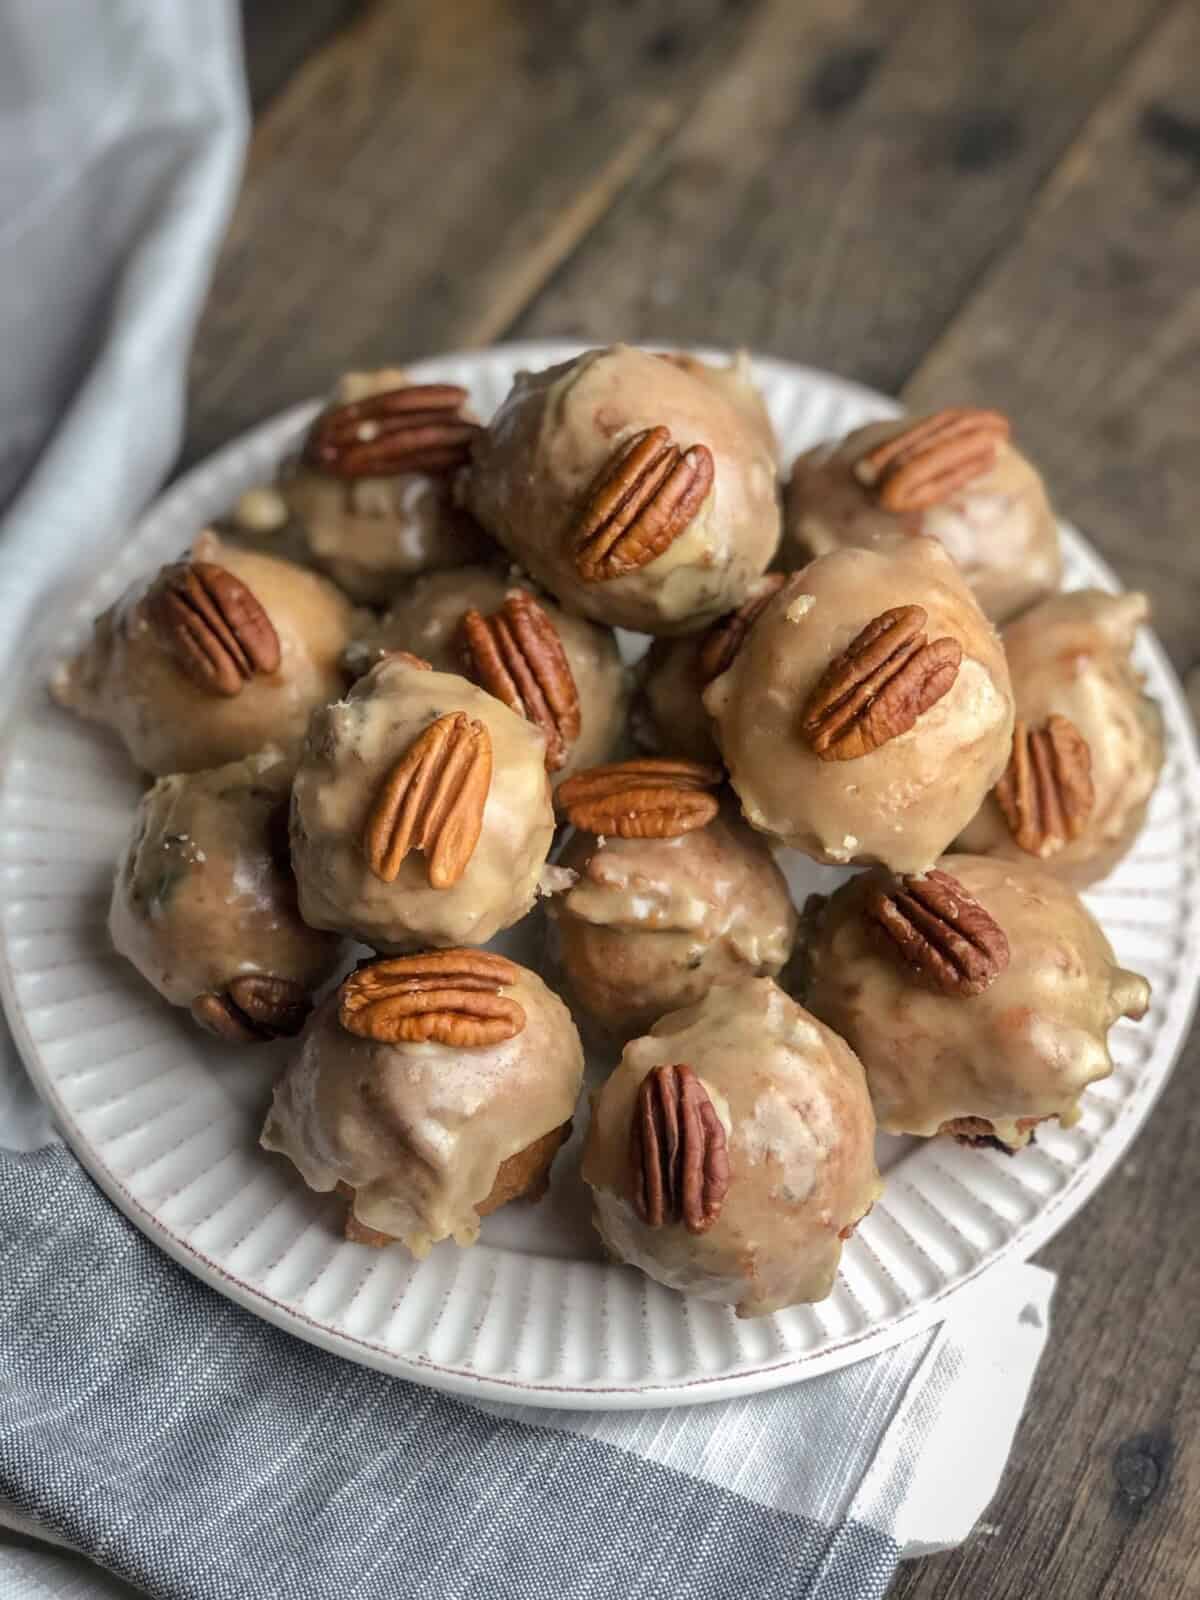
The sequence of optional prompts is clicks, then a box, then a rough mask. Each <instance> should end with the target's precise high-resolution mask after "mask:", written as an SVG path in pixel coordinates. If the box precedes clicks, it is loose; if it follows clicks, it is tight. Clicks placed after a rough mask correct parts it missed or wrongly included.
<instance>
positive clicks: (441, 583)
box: [346, 567, 629, 784]
mask: <svg viewBox="0 0 1200 1600" xmlns="http://www.w3.org/2000/svg"><path fill="white" fill-rule="evenodd" d="M514 590H523V591H526V592H530V591H531V585H529V584H527V583H521V582H520V581H519V580H516V579H514V578H512V577H511V576H509V575H508V574H507V573H506V572H504V571H503V570H497V569H496V568H493V567H460V568H457V569H456V570H454V571H453V572H433V573H429V574H428V575H427V576H425V577H421V578H417V579H416V580H415V581H414V582H413V583H411V584H408V585H406V586H405V588H404V590H403V591H402V592H401V594H400V595H399V596H398V597H397V599H396V600H395V601H393V603H392V605H391V606H390V607H389V609H388V610H387V611H386V612H385V613H384V615H383V616H382V617H381V618H380V619H379V620H378V621H377V622H372V623H370V624H369V625H368V626H367V627H366V628H364V629H363V630H362V632H360V633H359V635H358V636H357V637H356V638H355V639H354V640H353V642H352V643H351V644H350V646H349V648H348V650H347V652H346V660H347V664H348V665H349V666H350V667H351V668H352V669H357V670H364V669H365V668H367V667H369V666H372V665H374V663H375V661H377V660H378V659H379V657H380V656H381V655H382V654H384V653H385V652H386V651H388V650H407V651H409V652H410V653H411V654H412V655H415V656H420V657H421V659H422V660H424V661H428V662H429V664H430V666H432V667H434V668H435V669H436V670H437V671H439V672H459V673H461V672H463V671H464V670H465V668H464V656H463V648H462V637H461V624H462V618H463V614H464V613H465V612H466V611H468V610H470V609H471V608H474V609H475V610H477V611H480V612H482V613H483V615H484V616H489V615H491V614H492V613H493V612H496V611H499V610H500V608H501V607H502V606H503V604H504V600H505V597H506V596H507V595H509V594H511V593H512V592H513V591H514ZM537 599H538V603H539V604H540V605H541V606H542V608H543V609H544V610H545V612H546V615H547V616H548V617H549V618H550V620H551V622H552V623H553V625H554V628H555V631H556V632H557V634H558V637H559V639H560V641H561V643H562V647H563V652H564V654H565V655H566V658H567V661H568V663H569V665H570V668H571V675H572V677H573V678H574V680H575V688H576V691H577V693H578V695H579V708H580V731H579V737H578V738H577V739H575V740H574V741H573V742H572V744H571V746H570V749H569V750H568V752H567V759H566V761H565V762H564V763H563V765H562V766H561V767H560V768H559V769H558V770H557V771H556V772H553V773H552V774H551V778H552V781H553V782H554V783H556V784H557V783H561V782H562V780H563V779H564V778H568V777H570V775H571V774H572V773H573V772H578V771H580V770H582V769H583V768H584V767H591V766H595V765H597V764H598V763H599V762H601V761H607V760H608V759H609V757H610V756H611V755H612V753H613V751H614V750H615V749H616V746H617V744H618V742H619V741H620V739H621V737H622V734H623V733H624V729H625V717H626V713H627V710H628V702H629V685H628V675H627V673H626V671H625V668H624V667H623V665H622V664H621V657H620V653H619V651H618V649H617V641H616V639H615V637H614V636H613V633H612V630H611V629H609V628H603V627H601V626H599V625H598V624H597V623H594V622H587V621H585V620H584V618H582V617H573V616H570V615H569V614H568V613H567V612H565V611H563V610H562V609H561V607H559V606H557V605H556V604H555V603H554V601H553V600H551V599H550V598H549V597H548V596H542V595H538V596H537Z"/></svg>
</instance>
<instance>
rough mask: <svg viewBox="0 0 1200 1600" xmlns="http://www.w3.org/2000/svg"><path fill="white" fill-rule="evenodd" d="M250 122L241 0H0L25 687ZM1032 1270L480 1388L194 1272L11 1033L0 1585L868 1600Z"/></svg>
mask: <svg viewBox="0 0 1200 1600" xmlns="http://www.w3.org/2000/svg"><path fill="white" fill-rule="evenodd" d="M244 135H245V109H244V96H243V90H242V84H241V68H240V61H239V50H238V40H237V32H236V21H235V14H234V10H233V6H232V5H231V4H229V3H226V0H105V3H104V4H102V5H94V4H93V5H89V6H80V5H79V4H78V0H7V4H6V6H5V7H4V8H3V9H2V10H0V202H2V204H0V285H3V287H2V288H0V339H2V341H3V348H4V350H5V356H6V359H5V361H4V362H3V363H2V364H0V507H4V506H5V502H7V509H6V511H5V513H4V515H3V516H2V517H0V664H3V665H5V667H6V669H7V672H8V676H9V678H10V679H11V676H12V672H13V666H14V663H15V662H16V661H17V659H18V657H19V659H20V660H21V661H22V662H23V663H25V664H27V665H28V664H29V663H30V662H31V661H32V663H33V665H34V667H35V668H36V667H37V666H38V665H39V661H40V658H42V657H43V655H44V649H45V648H46V647H47V646H48V644H49V640H48V639H43V640H41V641H40V643H39V634H38V626H37V622H36V620H35V619H38V618H40V617H41V616H43V615H44V614H46V612H47V611H48V610H49V609H52V608H50V607H48V605H47V602H48V601H50V600H51V599H52V598H53V595H54V589H55V585H56V583H57V582H58V581H59V579H58V574H59V573H60V571H61V570H62V567H63V562H64V556H66V555H69V554H74V553H76V552H78V556H79V563H80V565H81V566H82V567H85V568H86V567H87V566H89V565H93V564H94V563H95V561H96V559H97V558H98V557H99V556H100V555H101V554H102V552H103V550H104V549H105V548H106V547H108V548H111V547H112V544H113V542H114V541H116V540H117V539H119V537H120V534H121V530H122V529H123V528H125V527H127V526H128V524H129V522H130V521H131V519H132V518H133V517H134V516H136V514H137V513H138V511H139V510H140V509H141V508H142V507H143V505H144V504H145V502H146V501H147V499H148V498H149V497H150V495H151V494H152V493H153V492H154V490H155V488H156V487H157V485H158V484H159V482H160V481H161V479H162V477H163V475H164V473H165V472H166V471H167V469H168V468H169V465H170V461H171V458H172V455H173V453H174V451H175V449H176V447H177V443H178V438H179V433H180V427H181V418H182V395H183V375H184V370H185V365H186V357H187V351H188V346H189V342H190V339H191V335H192V330H193V326H194V322H195V316H196V312H197V309H198V307H199V304H200V301H201V298H202V296H203V292H204V288H205V284H206V281H207V276H208V271H209V267H210V265H211V260H212V255H213V252H214V250H215V248H216V244H217V242H218V240H219V237H220V233H221V229H222V226H223V223H224V220H225V217H226V214H227V212H228V208H229V205H230V203H231V198H232V195H233V192H234V188H235V185H236V181H237V173H238V170H239V165H240V158H241V152H242V146H243V142H244ZM447 1248H448V1247H447ZM1051 1288H1052V1280H1051V1279H1050V1278H1049V1276H1048V1274H1046V1273H1043V1272H1040V1271H1038V1270H1037V1269H1035V1268H1031V1267H1015V1268H1010V1269H1006V1270H1005V1271H1003V1272H998V1273H993V1274H991V1275H990V1276H988V1277H986V1278H985V1279H984V1280H983V1282H982V1283H981V1284H980V1285H978V1286H977V1287H976V1288H975V1289H974V1290H973V1291H972V1292H971V1294H970V1296H969V1297H960V1298H959V1300H957V1301H956V1302H954V1309H953V1311H952V1314H951V1316H950V1317H949V1318H948V1320H947V1321H946V1322H945V1323H944V1324H943V1325H942V1326H941V1327H940V1328H936V1329H934V1330H932V1331H930V1332H927V1333H924V1334H922V1335H920V1336H918V1337H917V1338H914V1339H912V1340H910V1341H909V1342H908V1343H906V1344H904V1345H901V1346H899V1347H898V1348H896V1349H894V1350H892V1351H890V1352H888V1353H887V1354H885V1355H882V1356H879V1357H877V1358H875V1359H873V1360H870V1361H867V1362H863V1363H860V1364H859V1365H858V1366H855V1367H852V1368H848V1369H846V1370H845V1371H842V1372H839V1373H834V1374H831V1375H829V1376H826V1377H823V1378H819V1379H815V1380H812V1381H810V1382H808V1383H806V1384H803V1385H800V1386H797V1387H795V1388H792V1389H788V1390H785V1391H780V1392H777V1393H774V1394H769V1395H764V1396H759V1397H755V1398H750V1399H746V1400H741V1401H734V1402H726V1403H721V1404H717V1405H713V1406H706V1407H699V1408H690V1409H689V1408H679V1409H676V1410H672V1411H665V1412H646V1413H643V1414H638V1413H603V1412H598V1413H591V1412H586V1413H583V1412H551V1411H534V1410H522V1409H516V1408H503V1407H496V1406H488V1407H481V1406H472V1405H468V1404H465V1403H464V1402H462V1401H459V1400H452V1399H448V1398H445V1397H443V1396H440V1395H436V1394H433V1393H431V1392H429V1391H426V1390H422V1389H419V1388H416V1387H414V1386H413V1385H411V1384H408V1383H404V1382H400V1381H398V1380H394V1379H390V1378H387V1377H385V1376H382V1375H381V1374H379V1373H376V1372H373V1371H367V1370H365V1369H360V1368H358V1367H356V1366H353V1365H351V1364H349V1363H346V1362H343V1361H340V1360H338V1359H337V1358H335V1357H332V1356H329V1355H326V1354H324V1353H322V1352H320V1351H318V1350H316V1349H315V1348H312V1347H310V1346H308V1345H306V1344H302V1343H300V1342H299V1341H297V1340H294V1339H292V1338H290V1337H289V1336H288V1335H286V1334H284V1333H281V1332H280V1331H278V1330H277V1329H275V1328H273V1327H270V1326H268V1325H267V1324H265V1323H262V1322H260V1321H258V1320H256V1319H255V1318H254V1317H252V1316H250V1315H249V1314H248V1313H246V1312H244V1311H242V1310H240V1309H239V1308H237V1307H236V1306H234V1305H232V1304H231V1303H229V1302H227V1301H225V1300H223V1299H221V1298H220V1297H219V1296H217V1295H216V1294H214V1293H213V1292H212V1291H211V1290H209V1289H208V1288H206V1287H204V1286H203V1285H201V1284H199V1283H198V1282H195V1281H194V1280H192V1279H191V1278H190V1277H189V1276H188V1275H187V1274H186V1273H184V1272H183V1271H182V1270H181V1269H180V1268H178V1267H177V1266H175V1264H174V1263H173V1262H171V1261H170V1260H168V1259H167V1258H166V1257H165V1256H163V1255H161V1254H160V1253H159V1252H158V1251H157V1249H156V1248H155V1247H154V1246H152V1245H151V1244H149V1243H148V1242H147V1241H146V1240H145V1239H144V1238H143V1237H142V1236H141V1235H140V1234H139V1233H138V1232H137V1231H136V1230H135V1229H134V1228H133V1227H132V1226H131V1225H130V1224H129V1223H128V1222H126V1220H125V1219H124V1217H122V1216H121V1215H120V1214H119V1213H118V1212H117V1211H116V1210H115V1209H114V1208H113V1207H112V1206H111V1205H110V1204H109V1203H108V1201H107V1200H105V1199H104V1198H103V1196H102V1195H100V1193H99V1192H98V1191H97V1190H96V1189H95V1188H94V1187H93V1185H92V1183H91V1181H90V1180H89V1179H88V1178H87V1177H86V1175H85V1174H84V1173H83V1171H82V1169H81V1168H80V1167H79V1166H78V1164H77V1163H76V1162H75V1160H74V1158H73V1157H72V1156H71V1155H70V1153H69V1152H68V1151H67V1150H66V1149H65V1148H64V1147H63V1146H62V1145H61V1144H60V1143H59V1142H58V1141H57V1139H56V1136H55V1135H54V1133H53V1131H52V1130H51V1128H50V1125H49V1123H48V1121H47V1119H46V1116H45V1113H44V1111H43V1110H42V1108H41V1106H40V1103H39V1102H38V1101H37V1098H36V1096H35V1095H34V1094H33V1092H32V1090H31V1088H30V1086H29V1083H28V1080H27V1079H26V1077H25V1075H24V1072H23V1071H22V1069H21V1067H20V1065H19V1063H18V1061H17V1059H16V1053H15V1051H14V1050H13V1048H12V1046H11V1043H10V1042H9V1041H8V1040H7V1038H6V1037H4V1036H3V1030H2V1029H0V1522H2V1521H5V1520H6V1521H7V1522H8V1524H9V1526H10V1527H15V1528H17V1529H19V1530H22V1531H23V1532H24V1533H25V1534H29V1533H34V1534H37V1535H39V1536H40V1537H41V1538H42V1539H44V1540H52V1541H55V1542H56V1543H57V1544H58V1545H59V1546H60V1547H61V1546H66V1547H67V1548H66V1549H63V1548H57V1549H52V1548H50V1547H49V1546H48V1545H46V1544H44V1543H38V1544H35V1543H32V1542H29V1541H25V1542H13V1541H9V1542H8V1543H7V1544H5V1543H3V1542H0V1591H2V1592H3V1593H4V1594H5V1596H12V1597H15V1600H46V1597H49V1596H51V1595H59V1596H65V1595H72V1596H74V1595H78V1596H85V1595H86V1596H113V1595H116V1594H120V1593H128V1590H126V1589H125V1587H124V1585H125V1584H126V1583H132V1584H136V1585H137V1586H138V1587H139V1589H140V1590H142V1591H145V1592H147V1593H149V1594H152V1595H155V1596H162V1597H167V1596H171V1597H181V1600H193V1597H194V1600H201V1597H210V1596H221V1597H229V1600H235V1597H236V1600H247V1597H258V1596H262V1597H264V1600H265V1597H276V1596H285V1595H286V1596H288V1597H289V1600H293V1597H295V1596H297V1595H302V1596H304V1597H305V1600H319V1597H321V1596H325V1595H329V1596H337V1600H351V1597H353V1596H362V1597H364V1600H366V1597H372V1600H373V1597H375V1596H383V1595H388V1596H390V1595H397V1596H399V1595H403V1596H405V1597H406V1600H418V1597H438V1600H442V1597H450V1596H455V1597H460V1596H461V1597H474V1596H478V1597H483V1596H487V1597H488V1600H504V1597H506V1596H513V1597H514V1600H515V1597H517V1596H520V1597H521V1600H529V1597H531V1596H539V1595H547V1596H550V1595H553V1596H556V1597H560V1596H581V1597H582V1596H588V1597H590V1600H606V1597H612V1600H641V1597H647V1600H648V1597H649V1596H651V1595H654V1596H670V1597H672V1600H682V1597H685V1596H690V1595H697V1596H701V1595H703V1596H713V1597H718V1596H719V1597H721V1600H729V1597H732V1596H736V1595H751V1594H753V1595H755V1596H756V1597H763V1600H766V1597H770V1596H785V1595H786V1596H811V1597H816V1600H835V1597H836V1600H851V1597H853V1600H864V1597H869V1596H875V1595H882V1594H883V1593H884V1591H885V1589H886V1588H887V1586H888V1584H889V1582H890V1579H891V1575H892V1573H893V1571H894V1568H895V1564H896V1562H897V1560H898V1559H899V1558H900V1556H901V1555H902V1554H904V1553H913V1552H917V1551H924V1550H929V1549H936V1548H940V1547H944V1546H946V1545H949V1544H953V1543H956V1542H958V1541H959V1540H961V1539H963V1538H964V1537H965V1536H966V1535H967V1533H968V1532H969V1531H970V1529H971V1527H972V1525H973V1524H974V1522H975V1521H976V1519H977V1518H978V1517H979V1515H980V1514H981V1512H982V1510H983V1508H984V1507H985V1506H986V1504H987V1502H988V1500H989V1499H990V1497H991V1495H992V1493H993V1492H994V1489H995V1486H996V1483H997V1481H998V1478H999V1474H1000V1471H1001V1469H1002V1467H1003V1464H1004V1461H1005V1459H1006V1456H1007V1453H1008V1449H1009V1445H1010V1442H1011V1438H1012V1433H1013V1430H1014V1428H1015V1426H1016V1423H1017V1420H1018V1418H1019V1416H1020V1413H1021V1409H1022V1407H1023V1405H1024V1401H1025V1397H1026V1394H1027V1391H1028V1386H1029V1383H1030V1380H1031V1378H1032V1374H1033V1371H1034V1368H1035V1366H1036V1363H1037V1359H1038V1356H1039V1354H1040V1352H1041V1349H1042V1345H1043V1343H1044V1340H1045V1338H1046V1330H1047V1313H1048V1306H1049V1299H1050V1294H1051ZM79 1553H82V1554H79ZM83 1556H86V1557H88V1558H89V1560H88V1561H84V1560H83ZM91 1563H97V1565H92V1564H91ZM102 1569H104V1570H102ZM110 1574H115V1575H116V1576H115V1577H114V1576H110Z"/></svg>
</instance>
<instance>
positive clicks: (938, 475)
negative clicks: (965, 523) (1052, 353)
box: [854, 406, 1011, 511]
mask: <svg viewBox="0 0 1200 1600" xmlns="http://www.w3.org/2000/svg"><path fill="white" fill-rule="evenodd" d="M1010 431H1011V429H1010V427H1009V422H1008V418H1007V417H1006V416H1004V415H1003V413H1002V412H999V411H979V410H976V409H975V408H973V407H971V406H960V407H949V408H947V409H946V410H945V411H935V412H934V414H933V416H931V417H921V418H920V419H919V420H918V421H916V422H914V423H912V425H911V426H910V427H907V428H905V429H904V431H903V432H902V433H898V434H896V436H895V438H892V439H885V440H884V441H883V443H882V444H877V445H876V446H875V448H874V449H873V450H868V451H867V452H866V454H865V455H862V456H860V457H859V458H858V460H857V461H856V462H855V463H854V476H855V477H856V478H857V479H858V481H859V482H860V483H861V484H863V485H864V486H865V487H866V488H868V489H872V490H874V492H875V498H876V500H878V502H879V504H880V505H881V506H882V507H883V509H884V510H885V511H924V510H925V508H926V507H927V506H936V505H940V504H941V503H942V501H944V500H947V499H949V497H950V496H951V495H952V494H953V493H954V492H955V490H956V489H961V488H962V486H963V485H964V484H966V483H970V482H971V480H972V478H978V477H979V476H980V475H981V474H982V473H984V472H986V471H987V470H988V469H989V467H991V465H992V463H993V462H994V461H995V459H996V452H997V450H998V449H999V448H1000V445H1001V444H1002V443H1003V442H1004V440H1005V439H1007V438H1008V436H1009V433H1010Z"/></svg>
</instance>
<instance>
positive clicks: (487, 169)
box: [186, 0, 753, 458]
mask: <svg viewBox="0 0 1200 1600" xmlns="http://www.w3.org/2000/svg"><path fill="white" fill-rule="evenodd" d="M752 14H753V6H752V5H738V4H734V3H731V0H653V3H643V4H639V5H636V6H633V5H628V4H622V5H620V6H619V7H618V6H613V5H610V4H607V3H606V0H587V3H580V0H548V3H540V4H539V3H534V0H523V3H516V4H500V3H499V0H456V3H454V4H446V5H421V6H413V5H411V4H404V3H403V0H377V3H376V4H374V5H373V6H371V7H370V8H369V9H368V10H367V11H366V12H365V13H363V14H362V15H361V17H360V18H359V19H358V20H357V21H356V22H354V23H353V24H352V25H351V26H350V27H349V28H347V29H345V30H343V31H342V32H341V33H340V34H338V36H337V37H336V38H335V39H334V41H333V42H332V43H331V44H330V45H329V47H328V48H327V49H325V50H324V51H323V52H321V53H320V54H319V55H318V56H316V57H315V58H314V59H313V60H311V61H310V62H309V63H308V64H307V65H306V66H304V67H303V68H302V69H301V70H300V71H299V73H298V74H297V75H296V77H295V78H294V79H293V81H292V82H291V83H290V84H289V85H288V87H287V88H286V89H285V90H284V91H283V92H282V93H281V94H280V95H279V96H278V97H277V98H276V99H275V100H274V101H273V102H272V104H271V105H270V106H269V107H268V108H267V111H266V113H265V115H264V117H263V119H262V121H261V123H260V125H259V128H258V130H257V133H256V135H255V138H254V142H253V146H252V150H251V157H250V164H249V169H248V172H247V177H246V183H245V188H244V192H243V194H242V197H241V202H240V204H239V206H238V210H237V214H236V216H235V218H234V222H233V226H232V229H231V231H230V235H229V239H228V242H227V245H226V247H225V251H224V254H223V256H222V258H221V262H220V264H219V267H218V271H217V276H216V281H215V284H214V287H213V292H212V295H211V297H210V302H209V306H208V309H207V311H206V314H205V317H204V319H203V322H202V324H201V328H200V332H199V338H198V341H197V347H196V357H195V362H194V371H193V381H192V389H191V419H192V420H191V428H190V432H189V437H188V442H187V446H186V454H187V456H188V457H189V458H194V457H195V456H197V455H198V454H201V453H203V452H205V451H207V450H209V449H211V448H212V446H213V445H214V444H215V443H217V442H218V440H220V439H222V438H225V437H227V436H229V435H230V434H232V433H235V432H236V431H238V430H239V429H241V428H243V427H245V426H246V425H248V424H249V423H252V422H254V421H257V420H259V419H260V418H261V417H262V416H264V415H265V414H267V413H269V412H270V411H272V410H275V409H277V408H278V407H280V406H282V405H285V404H287V403H289V402H291V401H294V400H296V399H299V398H301V397H303V396H307V395H309V394H311V393H314V392H316V391H319V390H320V389H322V388H323V387H325V386H326V384H327V383H328V381H329V380H330V378H331V377H332V376H333V374H335V373H336V372H337V371H339V370H341V369H342V368H343V367H346V366H350V365H354V364H355V363H369V362H376V363H383V362H389V361H396V360H398V359H404V358H406V357H413V356H416V355H424V354H429V353H432V352H433V351H436V350H438V349H444V348H448V347H452V346H455V345H464V344H472V343H484V342H486V341H488V340H490V339H493V338H495V337H496V336H497V335H498V334H499V333H501V332H502V331H503V330H504V328H505V327H506V326H507V324H508V323H509V322H510V321H511V320H512V318H513V316H514V315H515V314H516V312H517V311H518V310H519V309H520V308H521V306H522V305H524V303H525V302H526V300H527V299H528V298H529V296H530V295H531V294H533V293H534V292H535V291H536V289H537V288H538V287H539V286H540V284H541V282H542V281H543V280H544V279H545V277H546V276H547V275H548V274H549V273H551V272H552V271H553V270H554V268H555V267H556V265H557V264H558V262H559V261H560V259H561V258H562V257H563V256H564V255H566V254H567V253H568V252H570V251H571V250H572V249H573V248H574V246H575V245H576V244H577V243H578V240H579V239H580V238H581V237H582V236H583V235H584V234H585V233H586V232H587V231H588V229H589V228H591V227H592V226H593V225H594V223H595V221H596V219H597V218H598V217H599V216H600V215H602V214H603V212H604V211H605V210H606V209H607V208H608V207H609V205H610V204H611V202H612V199H613V197H614V195H615V194H616V193H617V192H619V190H620V189H621V188H622V186H623V185H624V184H625V183H627V182H628V181H629V179H630V177H631V176H632V175H633V173H634V172H635V171H636V170H637V169H638V167H639V166H640V165H641V164H642V163H643V162H644V161H645V160H646V158H647V157H648V156H649V154H650V153H651V152H652V151H653V150H654V149H655V147H656V145H657V144H658V143H659V142H660V141H661V140H662V138H663V137H664V136H665V134H666V133H667V132H668V131H669V130H670V129H672V128H673V127H674V126H675V125H676V124H677V122H678V120H679V119H680V118H681V117H682V116H683V115H684V114H685V112H686V110H687V108H688V106H689V105H690V103H691V101H692V99H693V98H694V95H695V93H696V91H697V88H698V87H699V85H700V84H702V83H703V82H704V81H705V80H706V78H707V76H708V75H709V74H710V73H711V72H712V71H714V70H715V69H716V68H717V67H719V65H720V62H721V61H722V60H723V59H724V55H725V53H726V52H727V50H728V48H729V47H730V44H731V42H732V41H733V40H734V39H736V37H737V36H738V34H739V32H740V31H741V30H742V29H743V28H744V27H745V26H746V24H747V22H748V20H749V18H750V17H751V16H752Z"/></svg>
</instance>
